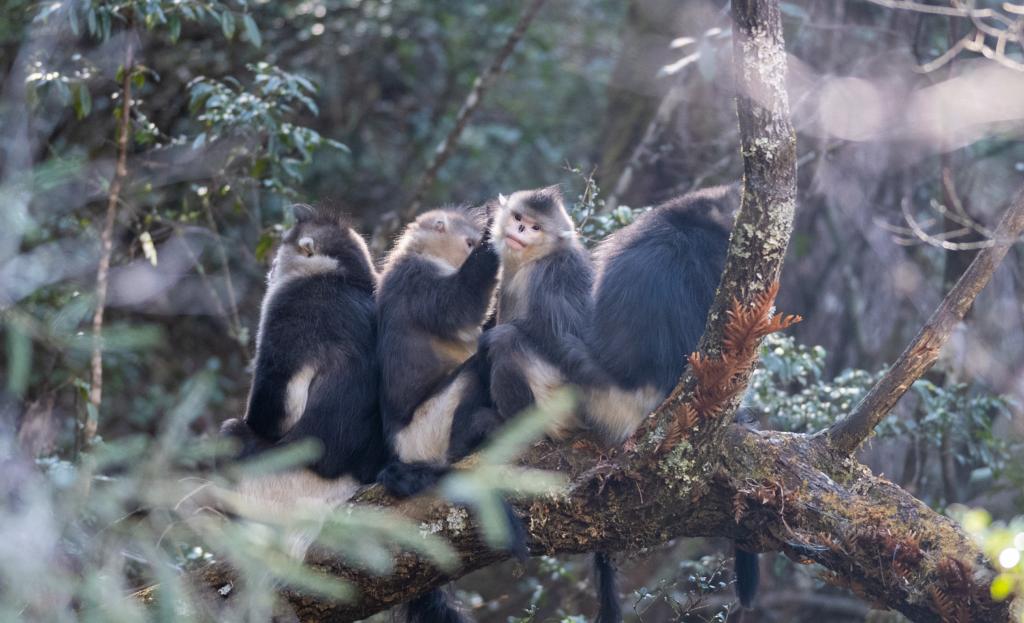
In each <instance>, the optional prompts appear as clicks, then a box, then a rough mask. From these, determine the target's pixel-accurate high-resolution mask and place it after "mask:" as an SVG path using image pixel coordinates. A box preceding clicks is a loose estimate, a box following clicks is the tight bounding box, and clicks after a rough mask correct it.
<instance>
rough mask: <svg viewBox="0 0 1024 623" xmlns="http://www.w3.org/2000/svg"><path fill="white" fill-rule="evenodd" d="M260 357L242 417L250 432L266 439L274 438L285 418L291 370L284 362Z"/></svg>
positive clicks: (280, 431) (273, 439)
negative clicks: (243, 416)
mask: <svg viewBox="0 0 1024 623" xmlns="http://www.w3.org/2000/svg"><path fill="white" fill-rule="evenodd" d="M269 359H270V358H269V357H261V358H259V359H258V360H257V362H256V372H255V374H253V379H252V389H251V390H250V391H249V404H248V407H247V409H246V414H245V421H246V423H247V424H248V425H249V428H251V429H252V431H253V432H254V433H256V435H257V436H259V437H260V438H262V439H264V440H266V441H277V440H278V439H280V438H281V435H283V434H284V433H285V431H283V430H281V429H282V425H283V423H284V419H285V400H286V394H287V392H288V382H289V381H291V377H292V375H291V370H290V367H289V366H287V365H282V364H284V363H285V362H274V361H270V360H269Z"/></svg>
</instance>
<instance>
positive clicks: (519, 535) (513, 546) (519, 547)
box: [501, 498, 530, 562]
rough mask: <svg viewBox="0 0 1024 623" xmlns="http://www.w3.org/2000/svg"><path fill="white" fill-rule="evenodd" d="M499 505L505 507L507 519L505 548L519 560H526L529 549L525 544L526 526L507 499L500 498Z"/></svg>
mask: <svg viewBox="0 0 1024 623" xmlns="http://www.w3.org/2000/svg"><path fill="white" fill-rule="evenodd" d="M501 506H502V508H504V509H505V517H506V518H507V519H508V545H506V546H505V549H507V550H508V552H509V553H510V554H512V555H513V556H515V557H516V558H517V559H518V560H519V562H526V559H527V558H528V557H529V556H530V549H529V548H528V547H527V546H526V526H525V525H524V524H523V520H522V519H520V518H519V515H517V514H516V511H515V509H514V508H512V505H511V504H509V503H508V500H506V499H504V498H502V500H501Z"/></svg>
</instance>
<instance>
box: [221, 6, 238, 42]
mask: <svg viewBox="0 0 1024 623" xmlns="http://www.w3.org/2000/svg"><path fill="white" fill-rule="evenodd" d="M220 29H221V31H222V32H223V33H224V36H225V37H227V38H228V39H231V38H232V37H234V36H235V16H234V14H232V13H231V11H224V12H223V13H221V14H220Z"/></svg>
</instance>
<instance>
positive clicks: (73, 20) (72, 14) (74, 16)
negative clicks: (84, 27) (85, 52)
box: [68, 6, 81, 37]
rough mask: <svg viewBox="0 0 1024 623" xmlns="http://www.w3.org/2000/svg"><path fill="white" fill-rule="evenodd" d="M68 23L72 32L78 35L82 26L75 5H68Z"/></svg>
mask: <svg viewBox="0 0 1024 623" xmlns="http://www.w3.org/2000/svg"><path fill="white" fill-rule="evenodd" d="M68 25H69V26H71V33H72V34H73V35H75V36H76V37H77V36H78V34H79V32H80V31H81V27H80V26H79V24H78V11H76V10H75V7H73V6H72V7H68Z"/></svg>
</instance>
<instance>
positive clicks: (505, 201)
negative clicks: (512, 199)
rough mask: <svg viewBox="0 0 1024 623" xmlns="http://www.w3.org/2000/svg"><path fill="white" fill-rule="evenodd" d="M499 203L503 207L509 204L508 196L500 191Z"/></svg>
mask: <svg viewBox="0 0 1024 623" xmlns="http://www.w3.org/2000/svg"><path fill="white" fill-rule="evenodd" d="M498 205H500V206H501V207H503V208H504V207H505V206H507V205H508V197H506V196H505V195H503V194H501V193H498Z"/></svg>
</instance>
